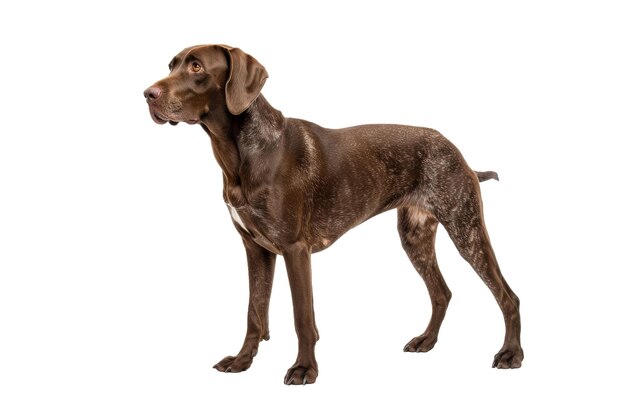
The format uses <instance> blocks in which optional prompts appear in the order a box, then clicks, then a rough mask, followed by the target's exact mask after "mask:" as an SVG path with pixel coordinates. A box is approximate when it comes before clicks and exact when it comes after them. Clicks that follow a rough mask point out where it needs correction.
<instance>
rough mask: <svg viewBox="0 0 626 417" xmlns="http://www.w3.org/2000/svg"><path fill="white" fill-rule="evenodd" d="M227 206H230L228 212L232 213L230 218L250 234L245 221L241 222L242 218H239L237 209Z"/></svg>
mask: <svg viewBox="0 0 626 417" xmlns="http://www.w3.org/2000/svg"><path fill="white" fill-rule="evenodd" d="M227 206H228V210H229V211H230V217H231V218H232V219H233V221H234V222H235V223H237V224H238V225H239V226H240V227H241V228H242V229H243V230H245V231H246V232H247V233H250V231H249V230H248V228H247V227H246V225H245V224H244V223H243V220H241V216H239V212H238V211H237V209H236V208H234V207H233V206H231V205H230V204H227Z"/></svg>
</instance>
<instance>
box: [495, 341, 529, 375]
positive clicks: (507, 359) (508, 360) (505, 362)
mask: <svg viewBox="0 0 626 417" xmlns="http://www.w3.org/2000/svg"><path fill="white" fill-rule="evenodd" d="M523 359H524V351H523V350H522V348H521V347H519V346H517V347H515V348H502V350H500V352H498V353H496V356H494V358H493V364H492V365H491V367H492V368H498V369H515V368H519V367H521V366H522V360H523Z"/></svg>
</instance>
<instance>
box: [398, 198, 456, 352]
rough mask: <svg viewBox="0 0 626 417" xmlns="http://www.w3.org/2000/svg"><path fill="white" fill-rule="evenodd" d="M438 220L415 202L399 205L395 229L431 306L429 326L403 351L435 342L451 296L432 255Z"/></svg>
mask: <svg viewBox="0 0 626 417" xmlns="http://www.w3.org/2000/svg"><path fill="white" fill-rule="evenodd" d="M438 224H439V222H438V221H437V219H436V218H435V217H434V216H433V215H432V214H431V213H430V212H428V211H426V210H424V209H422V208H420V207H418V206H411V207H401V208H399V209H398V232H399V234H400V240H401V242H402V247H403V248H404V250H405V252H406V254H407V255H408V256H409V259H410V260H411V263H412V264H413V266H414V267H415V269H416V270H417V272H418V273H419V274H420V276H421V277H422V278H423V279H424V282H425V283H426V288H427V289H428V294H429V295H430V301H431V303H432V309H433V310H432V316H431V318H430V322H429V323H428V327H426V330H425V331H424V333H423V334H422V335H420V336H417V337H414V338H413V339H412V340H411V341H410V342H409V343H407V345H406V346H405V347H404V351H405V352H428V351H429V350H431V349H432V348H433V346H435V343H436V342H437V336H438V334H439V328H440V327H441V322H442V321H443V318H444V317H445V315H446V309H447V308H448V303H449V302H450V298H451V297H452V293H451V292H450V290H449V289H448V286H447V285H446V283H445V281H444V279H443V276H442V275H441V271H439V266H438V265H437V258H436V256H435V234H436V232H437V225H438Z"/></svg>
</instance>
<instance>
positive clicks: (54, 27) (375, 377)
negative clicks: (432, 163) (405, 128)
mask: <svg viewBox="0 0 626 417" xmlns="http://www.w3.org/2000/svg"><path fill="white" fill-rule="evenodd" d="M435 3H436V5H434V4H435ZM261 4H262V5H261ZM612 4H613V3H610V2H602V1H594V2H586V3H585V2H572V1H569V2H550V1H541V2H532V1H531V2H528V1H527V2H519V3H518V4H517V5H513V4H512V2H501V1H493V2H484V1H479V2H476V1H473V2H456V3H450V2H445V1H439V2H426V4H422V3H419V2H406V3H399V2H393V1H385V2H376V3H370V2H366V1H361V2H356V3H353V4H348V3H344V2H339V1H335V2H330V3H324V2H321V1H317V2H315V3H310V4H309V5H307V6H305V5H301V4H300V3H296V2H281V3H271V2H267V1H263V2H249V3H242V2H237V1H220V2H215V1H211V0H204V1H201V2H183V1H177V2H159V1H151V2H146V3H145V4H143V5H138V4H136V2H130V1H127V2H103V3H101V4H96V3H92V2H76V4H70V3H68V2H63V1H61V2H21V3H19V5H18V3H17V2H10V3H6V4H5V5H4V6H2V9H3V10H2V13H1V14H0V31H1V32H2V33H1V38H2V46H1V53H0V71H1V75H2V77H1V80H2V87H1V90H0V115H1V117H2V125H1V127H0V129H1V131H0V135H1V137H0V140H1V142H0V280H1V281H0V415H2V416H44V415H64V416H112V415H116V416H142V415H146V416H148V415H149V416H205V415H235V416H238V415H250V413H256V414H257V415H276V416H286V415H304V416H309V415H358V414H362V413H364V412H368V411H370V412H371V413H370V414H372V415H409V414H416V415H420V414H421V415H460V414H480V415H487V416H489V415H503V414H504V415H520V416H521V415H524V416H527V415H532V413H541V414H542V415H543V414H548V413H551V414H557V415H566V414H568V413H572V412H579V413H581V414H590V413H593V415H623V413H624V410H625V407H624V400H623V398H621V396H622V395H623V378H624V372H625V371H626V367H625V365H624V358H623V352H624V348H625V346H624V345H625V343H624V341H625V338H624V331H623V327H624V316H625V314H624V308H623V305H624V303H623V298H624V295H623V294H624V288H625V284H624V278H626V277H625V274H624V269H623V264H624V262H623V259H624V233H625V232H626V227H625V221H624V218H623V216H624V212H625V210H624V209H625V205H624V202H623V194H624V172H623V160H624V156H623V155H624V154H623V149H624V146H623V143H624V140H625V139H626V127H625V124H624V116H625V110H626V106H625V97H626V77H625V76H624V74H626V63H625V62H624V59H625V55H624V50H625V49H626V48H625V45H624V44H625V42H624V39H626V26H625V25H624V17H625V16H624V12H623V11H622V10H623V7H621V6H620V7H619V8H618V7H617V6H612ZM615 4H617V2H615ZM200 43H226V44H230V45H234V46H239V47H241V48H242V49H243V50H244V51H246V52H248V53H250V54H252V55H253V56H255V57H256V58H257V59H258V60H259V61H260V62H261V63H263V64H264V65H265V67H266V68H267V70H268V72H269V74H270V78H269V79H268V81H267V83H266V85H265V88H264V90H263V93H264V94H265V96H266V98H267V99H268V100H269V101H270V103H272V104H273V105H274V106H275V107H276V108H278V109H280V110H282V111H283V113H284V114H285V115H286V116H293V117H301V118H306V119H308V120H311V121H314V122H316V123H318V124H321V125H323V126H327V127H343V126H349V125H354V124H360V123H374V122H382V123H384V122H388V123H404V124H411V125H421V126H429V127H433V128H436V129H438V130H439V131H441V132H442V133H443V134H444V135H445V136H447V137H448V138H449V139H451V140H452V141H453V142H454V143H455V144H456V145H457V146H458V147H459V148H460V149H461V151H462V152H463V154H464V155H465V157H466V159H467V160H468V162H469V163H470V165H471V166H472V167H474V168H475V169H477V170H496V171H498V172H499V174H500V178H501V181H500V182H499V183H498V182H495V181H490V182H488V183H484V184H483V185H482V189H483V199H484V205H485V216H486V221H487V226H488V228H489V233H490V235H491V238H492V241H493V244H494V247H495V249H496V253H497V255H498V259H499V261H500V264H501V267H502V270H503V272H504V275H505V276H506V277H507V280H508V282H509V283H510V285H511V287H512V288H513V289H514V290H515V291H516V292H517V294H518V295H519V296H520V298H521V300H522V343H523V347H524V349H525V353H526V359H525V361H524V365H523V367H522V369H519V370H515V371H506V370H494V369H491V368H490V366H491V360H492V357H493V355H494V354H495V353H496V352H497V351H498V350H499V348H500V346H501V344H502V340H503V336H504V326H503V321H502V318H501V314H500V311H499V309H498V307H497V304H496V302H495V301H494V300H493V297H492V296H491V293H490V292H489V291H488V289H487V288H486V287H485V286H484V285H483V283H482V282H481V281H480V279H479V278H478V277H477V276H476V275H475V274H474V272H473V271H472V270H471V268H470V267H469V266H468V265H467V264H466V263H465V262H464V261H463V260H462V259H461V257H460V256H459V255H458V253H457V252H456V250H455V249H454V247H453V246H452V244H451V243H450V240H449V239H448V237H447V235H446V234H445V231H444V230H443V229H440V234H439V239H438V242H437V245H438V258H439V264H440V266H441V269H442V271H443V274H444V276H445V277H446V278H447V282H448V285H449V287H450V288H451V290H452V292H453V299H452V303H451V305H450V308H449V310H448V315H447V318H446V320H445V321H444V323H443V327H442V331H441V334H440V337H439V343H438V345H437V346H436V347H435V348H434V350H433V351H431V352H429V353H427V354H408V353H404V352H402V348H403V346H404V344H405V343H406V342H407V341H408V340H410V339H411V338H412V337H414V336H416V335H418V334H420V333H421V332H422V331H423V329H424V328H425V326H426V324H427V322H428V319H429V316H430V304H429V299H428V296H427V292H426V289H425V287H424V284H423V282H422V280H421V279H420V278H419V277H418V276H417V274H416V273H415V272H414V271H413V269H412V267H411V265H410V263H409V261H408V260H407V258H406V256H405V255H404V253H403V251H402V249H401V247H400V244H399V239H398V237H397V235H396V231H395V213H394V212H389V213H386V214H383V215H381V216H379V217H377V218H375V219H373V220H371V221H369V222H368V223H366V224H364V225H362V226H360V227H359V228H357V229H355V230H353V231H351V232H350V233H348V234H347V235H346V236H344V237H343V238H342V239H341V240H340V241H338V242H337V243H336V244H335V245H334V246H333V247H331V248H330V249H328V250H327V251H325V252H323V253H320V254H317V255H315V256H314V257H313V269H314V290H315V302H316V313H317V321H318V327H319V329H320V333H321V340H320V342H319V343H318V349H317V358H318V362H319V366H320V376H319V379H318V381H317V383H316V384H315V385H311V386H307V387H305V388H302V387H286V386H284V385H283V383H282V378H283V375H284V373H285V371H286V370H287V368H288V367H289V366H291V365H292V363H293V361H294V359H295V355H296V338H295V332H294V330H293V319H292V311H291V304H290V303H291V301H290V297H289V290H288V285H287V279H286V275H285V272H284V263H283V262H282V259H279V261H278V263H277V272H276V277H275V287H274V294H273V298H272V304H271V316H270V324H271V336H272V339H271V340H270V341H269V342H263V343H262V344H261V347H260V351H259V355H258V356H257V358H256V359H255V362H254V364H253V366H252V368H251V369H250V370H248V371H247V372H245V373H242V374H222V373H219V372H217V371H215V370H213V369H211V367H212V365H213V364H214V363H216V362H217V361H218V360H220V359H221V358H222V357H224V356H225V355H232V354H235V353H236V352H237V351H238V349H239V347H240V344H241V342H242V340H243V335H244V332H245V319H246V306H247V275H246V266H245V255H244V251H243V247H242V245H241V242H240V241H239V238H238V236H237V234H236V232H235V231H234V228H233V226H232V224H231V221H230V218H229V216H228V212H227V210H226V208H225V207H224V205H223V203H222V197H221V173H220V170H219V167H218V165H217V163H216V162H215V160H214V158H213V155H212V153H211V149H210V143H209V138H208V137H207V136H206V135H205V134H204V132H203V131H202V130H201V129H200V128H199V127H198V126H187V125H179V126H177V127H172V126H169V125H166V126H158V125H156V124H155V123H153V122H152V120H151V118H150V116H149V114H148V110H147V106H146V103H145V101H144V98H143V96H142V91H143V90H144V89H145V88H146V87H148V86H149V85H150V84H152V83H153V82H154V81H157V80H158V79H160V78H162V77H164V76H165V75H167V72H168V71H167V64H168V62H169V60H170V59H171V57H172V56H173V55H175V54H176V53H177V52H178V51H179V50H181V49H183V48H184V47H186V46H189V45H195V44H200ZM324 413H325V414H324Z"/></svg>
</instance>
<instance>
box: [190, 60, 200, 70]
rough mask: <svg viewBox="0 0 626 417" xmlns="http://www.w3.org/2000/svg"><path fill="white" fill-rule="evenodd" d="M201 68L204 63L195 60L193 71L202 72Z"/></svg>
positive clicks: (192, 66) (192, 65)
mask: <svg viewBox="0 0 626 417" xmlns="http://www.w3.org/2000/svg"><path fill="white" fill-rule="evenodd" d="M201 69H202V65H200V64H198V63H197V62H194V63H192V64H191V70H192V71H193V72H200V70H201Z"/></svg>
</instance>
